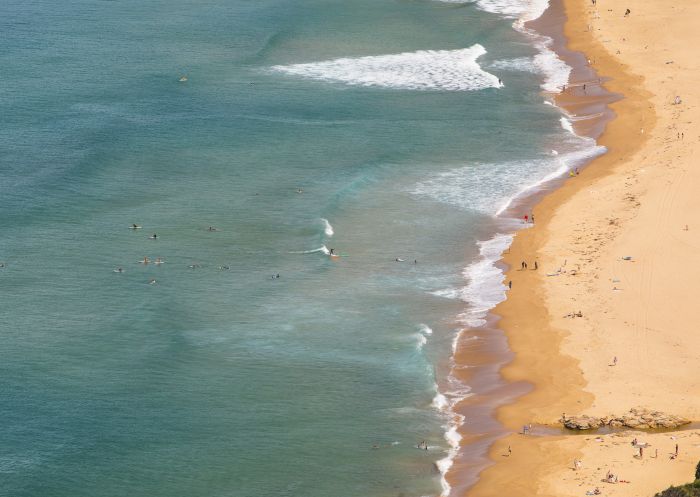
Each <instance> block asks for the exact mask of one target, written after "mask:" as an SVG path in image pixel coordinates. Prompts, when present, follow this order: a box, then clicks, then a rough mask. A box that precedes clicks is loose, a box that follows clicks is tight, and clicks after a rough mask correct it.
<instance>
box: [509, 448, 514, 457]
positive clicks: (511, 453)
mask: <svg viewBox="0 0 700 497" xmlns="http://www.w3.org/2000/svg"><path fill="white" fill-rule="evenodd" d="M512 455H513V451H512V450H511V448H510V445H509V446H508V457H510V456H512Z"/></svg>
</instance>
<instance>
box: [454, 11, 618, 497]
mask: <svg viewBox="0 0 700 497" xmlns="http://www.w3.org/2000/svg"><path fill="white" fill-rule="evenodd" d="M563 10H564V8H563V5H562V0H550V5H549V7H548V8H547V10H546V11H545V12H544V13H543V14H542V15H541V16H540V17H538V18H537V19H534V20H532V21H527V22H525V23H524V25H523V26H520V27H519V28H517V30H518V31H521V32H523V34H524V35H525V36H533V37H534V38H536V40H535V45H536V46H537V45H538V44H540V43H543V40H550V43H547V44H546V46H547V48H548V49H549V50H552V51H553V52H554V53H555V54H556V55H557V57H559V58H561V59H562V60H563V61H564V62H565V63H566V64H567V65H568V66H569V67H570V68H571V72H570V74H569V81H571V80H572V78H573V80H575V81H591V80H598V76H597V74H596V72H595V71H594V70H593V69H592V68H591V66H590V65H589V64H588V63H587V61H586V57H585V54H583V53H582V52H578V51H573V50H570V49H569V48H568V47H567V46H566V38H565V36H564V21H565V15H564V12H563ZM543 96H544V97H545V102H547V101H550V102H552V103H553V105H555V106H556V107H557V108H558V111H559V113H560V115H561V116H562V119H566V120H568V121H569V122H570V123H571V125H572V128H573V131H572V134H575V135H576V136H578V137H580V138H581V139H583V140H591V141H592V144H591V150H595V148H596V147H597V145H598V144H596V143H595V141H596V140H597V139H598V138H599V137H600V135H601V134H602V133H603V131H604V129H605V127H606V125H607V124H608V123H609V122H610V121H611V120H612V119H613V118H614V113H613V112H612V111H611V110H610V108H609V104H610V103H612V102H615V101H618V100H620V99H621V96H620V95H619V94H615V93H611V92H610V91H608V90H607V89H606V88H604V87H603V85H598V84H596V85H595V87H594V88H591V89H588V91H587V92H585V93H584V92H583V91H582V89H581V88H575V87H574V88H573V89H570V90H568V91H567V92H566V93H559V94H557V93H552V92H551V91H547V90H545V89H544V88H543ZM562 97H564V98H562ZM562 100H563V102H562ZM576 117H578V118H579V119H578V120H577V119H575V118H576ZM562 127H564V126H562ZM565 129H566V128H565ZM603 153H604V152H603ZM597 157H600V153H596V152H593V155H591V156H584V157H583V158H581V159H579V160H578V161H576V162H575V163H573V164H571V166H572V169H573V167H576V168H580V169H585V168H588V167H589V166H590V165H591V163H592V162H593V161H595V160H596V158H597ZM566 182H567V175H566V174H565V173H564V174H561V175H556V176H553V177H551V178H549V179H547V178H545V179H543V180H540V181H538V182H537V183H536V184H534V185H532V186H530V187H527V189H526V190H524V191H523V192H521V193H520V194H519V195H517V196H515V197H514V198H512V199H511V200H510V201H509V203H508V204H507V205H506V206H505V207H504V208H503V209H502V210H501V212H499V214H498V215H497V217H498V218H499V220H500V223H499V224H500V225H501V230H500V231H499V232H498V234H496V235H495V237H494V238H491V239H489V240H488V241H486V242H482V243H485V244H488V243H490V242H494V241H496V239H497V238H499V237H511V239H513V238H514V239H515V240H517V238H518V237H519V236H520V234H521V233H524V232H529V231H532V226H523V225H522V224H521V223H522V218H521V214H522V213H529V212H533V209H535V208H536V206H537V205H539V204H540V203H541V202H542V201H543V199H545V198H546V197H547V196H549V195H551V194H552V193H553V192H555V191H557V190H559V189H561V188H562V186H564V185H565V184H566ZM536 215H537V214H536ZM538 219H539V216H538ZM538 224H539V223H538ZM513 243H514V242H512V241H511V243H509V244H508V248H506V250H505V253H503V252H502V253H501V254H500V256H499V260H498V261H497V262H496V265H497V267H498V268H499V269H500V270H501V271H502V272H503V274H504V275H505V276H504V277H505V278H506V279H505V281H508V277H507V270H508V267H509V266H508V262H507V259H506V258H505V257H504V255H505V254H507V253H509V252H511V249H512V246H513ZM509 298H510V297H506V301H505V302H507V299H509ZM505 302H503V303H501V304H499V305H498V306H496V308H494V309H491V310H490V311H489V312H488V314H487V316H486V318H485V321H486V322H485V324H484V325H482V326H478V327H476V328H470V327H467V328H464V329H463V330H461V332H460V336H459V339H458V342H457V344H456V347H455V351H454V354H453V359H454V364H455V366H454V367H453V368H452V371H451V373H450V375H449V376H453V377H455V378H456V379H457V380H458V381H459V382H460V383H461V384H463V385H469V390H470V395H469V396H467V397H466V398H464V399H462V400H460V401H459V402H457V403H456V404H455V405H453V407H452V410H453V412H454V414H455V416H456V417H457V418H459V419H460V420H462V421H464V420H465V419H466V420H468V421H467V422H461V423H460V422H458V423H457V425H458V426H457V430H456V433H457V434H458V435H459V437H460V438H459V442H458V444H459V445H458V446H459V449H460V452H459V453H458V454H457V455H456V457H454V458H453V459H452V461H451V462H452V466H450V468H449V469H448V471H447V474H446V475H443V478H445V480H446V481H447V484H448V485H449V488H450V492H451V493H450V495H454V494H455V493H457V494H462V493H463V492H465V491H468V490H469V489H470V488H471V487H472V486H473V485H475V484H476V483H477V482H478V480H479V477H480V473H481V472H482V471H484V470H485V469H486V468H488V467H489V466H491V465H492V464H494V460H493V458H492V457H489V452H490V451H491V450H492V447H493V444H494V443H496V441H497V440H499V439H500V438H502V437H504V436H506V435H507V434H508V433H509V432H510V429H509V428H508V427H506V426H505V425H504V424H503V423H502V420H500V419H499V416H497V415H496V412H497V411H498V410H499V409H500V408H501V407H502V406H503V405H506V404H510V403H513V402H517V399H518V398H521V397H522V396H524V395H526V394H528V393H529V392H530V391H531V390H532V388H533V385H532V383H531V382H529V381H521V380H518V381H510V380H508V379H507V378H504V377H503V375H501V373H500V371H501V369H502V368H503V367H504V366H506V365H507V364H509V363H511V362H512V360H513V357H514V353H513V351H512V350H511V348H510V347H509V346H508V343H507V342H508V340H509V337H508V336H507V333H504V331H503V328H502V326H501V323H500V321H501V319H502V316H501V315H500V314H499V313H497V312H496V310H497V309H498V308H499V307H500V306H501V305H504V304H505ZM447 383H448V384H449V378H448V382H447ZM464 448H468V450H467V451H464V450H463V449H464ZM444 490H445V488H443V491H444Z"/></svg>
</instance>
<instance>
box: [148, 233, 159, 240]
mask: <svg viewBox="0 0 700 497" xmlns="http://www.w3.org/2000/svg"><path fill="white" fill-rule="evenodd" d="M148 238H150V239H151V240H157V239H158V235H156V234H155V233H153V235H151V236H149V237H148Z"/></svg>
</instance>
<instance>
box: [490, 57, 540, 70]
mask: <svg viewBox="0 0 700 497" xmlns="http://www.w3.org/2000/svg"><path fill="white" fill-rule="evenodd" d="M489 69H496V70H500V71H519V72H531V73H538V72H540V69H539V68H538V67H537V66H536V65H535V61H534V60H533V58H532V57H516V58H514V59H499V60H496V61H493V62H492V63H491V64H489Z"/></svg>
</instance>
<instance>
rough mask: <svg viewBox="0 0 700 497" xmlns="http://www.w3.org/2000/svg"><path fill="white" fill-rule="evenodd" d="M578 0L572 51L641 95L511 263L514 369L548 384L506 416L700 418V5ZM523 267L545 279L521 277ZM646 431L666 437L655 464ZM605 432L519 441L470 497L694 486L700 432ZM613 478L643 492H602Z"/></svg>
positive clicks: (573, 1)
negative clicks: (641, 411) (642, 412)
mask: <svg viewBox="0 0 700 497" xmlns="http://www.w3.org/2000/svg"><path fill="white" fill-rule="evenodd" d="M565 3H566V9H567V14H568V17H569V21H568V23H567V26H566V34H567V37H568V39H569V41H570V47H571V48H572V49H574V50H580V51H583V52H585V53H586V54H587V55H588V57H589V59H590V60H591V63H592V65H593V66H594V67H595V69H596V70H597V72H598V74H600V75H602V76H603V77H610V78H612V80H611V81H610V82H609V83H606V87H608V88H609V89H610V90H612V91H615V92H620V93H623V94H624V95H625V99H624V100H622V101H620V102H617V103H615V104H613V106H612V107H613V109H614V111H615V112H616V114H617V118H616V119H615V120H614V121H612V122H611V123H610V124H609V125H608V128H607V129H606V131H605V133H604V134H603V136H602V137H601V139H600V143H601V144H603V145H605V146H607V147H608V149H609V152H608V153H607V154H606V155H605V156H603V157H601V158H600V159H597V160H596V161H594V162H593V164H592V165H591V166H589V167H588V168H586V169H585V170H584V171H583V172H582V173H581V175H580V176H578V177H575V178H571V179H569V180H567V182H566V183H565V185H564V186H563V187H562V188H560V189H558V190H557V191H555V192H554V193H552V194H550V195H549V196H547V197H546V198H545V199H544V200H543V201H542V202H541V203H540V204H539V205H538V206H537V208H536V209H535V211H534V212H535V215H536V219H537V226H536V227H535V228H533V229H528V230H525V231H521V232H520V233H519V234H518V235H517V236H516V240H515V243H514V245H513V247H512V248H511V250H510V253H509V254H508V255H507V256H506V258H505V260H506V262H507V263H508V264H509V265H510V267H511V268H512V269H511V270H510V271H509V272H508V275H507V279H509V280H512V281H513V290H512V291H511V292H510V294H509V298H508V300H507V301H506V302H504V303H503V304H502V305H500V306H499V307H498V308H497V309H496V312H497V313H498V314H499V315H501V316H503V320H502V321H501V325H502V327H503V328H504V329H505V331H506V333H507V335H508V340H509V344H510V346H511V348H512V349H513V351H514V352H515V354H516V358H515V360H514V361H513V362H512V363H511V364H510V365H508V366H507V367H505V368H504V369H503V375H504V376H505V377H506V378H507V379H508V380H510V381H529V382H532V383H533V384H534V385H535V389H534V391H533V392H532V393H530V394H528V395H526V396H524V397H522V398H521V399H519V400H518V401H517V402H516V403H515V404H512V405H509V406H506V407H504V408H502V409H501V410H500V411H499V418H500V419H501V421H503V423H504V424H505V425H506V426H507V427H509V428H510V429H512V430H514V431H515V430H518V428H519V427H520V426H522V424H524V423H528V422H532V423H543V424H553V423H556V421H557V419H558V418H559V417H560V416H561V414H562V413H563V412H565V413H567V414H568V415H573V414H581V413H586V414H593V415H605V414H610V413H615V414H622V413H624V412H626V411H628V410H629V409H630V408H632V407H637V406H644V407H649V408H652V409H658V410H661V411H665V412H669V413H672V414H678V415H682V416H685V417H688V418H690V419H692V420H695V421H700V332H698V330H697V329H696V327H697V326H698V324H697V320H696V319H695V312H696V309H697V311H698V312H700V305H699V306H698V307H697V308H696V305H697V304H696V301H697V297H696V295H695V288H694V285H695V284H696V282H698V281H700V222H696V219H697V216H698V213H700V193H699V192H698V191H697V190H698V187H699V186H700V167H696V164H695V161H694V158H693V155H694V153H695V154H698V156H700V150H698V149H700V144H699V143H700V127H699V124H700V112H699V111H698V103H699V102H700V70H699V68H698V61H699V60H700V58H699V57H698V56H697V54H696V47H698V46H700V21H698V19H700V2H697V0H677V1H674V2H672V3H667V2H659V1H657V0H629V1H626V2H624V3H620V2H619V1H613V0H597V5H595V6H594V5H592V2H591V0H566V1H565ZM626 9H630V11H631V13H630V15H629V16H625V15H624V13H625V10H626ZM676 96H679V97H680V98H681V100H682V102H681V103H680V104H678V105H675V104H674V99H675V97H676ZM686 225H687V229H686ZM623 257H631V260H623ZM522 260H525V261H527V262H528V263H529V264H530V267H532V263H533V262H534V261H535V260H537V261H538V263H539V270H538V271H531V270H528V271H520V270H519V268H520V262H521V261H522ZM560 268H561V272H560V273H557V271H558V270H559V269H560ZM572 270H574V271H572ZM548 273H549V274H555V273H556V274H557V275H556V276H547V274H548ZM578 311H581V313H582V314H583V317H579V318H570V317H564V316H565V315H567V314H569V313H571V312H578ZM613 357H617V365H615V366H610V364H612V362H613ZM635 436H636V437H637V438H638V439H640V440H644V441H645V442H647V443H649V444H650V447H649V448H647V449H646V450H645V454H644V458H642V459H640V458H638V457H633V456H634V454H636V453H637V450H636V449H634V448H633V447H632V445H631V440H632V439H633V438H634V437H635ZM671 437H676V439H675V440H674V439H673V438H671ZM602 439H603V441H602V442H601V441H596V435H594V434H584V435H566V436H542V437H538V436H524V435H515V434H514V435H510V436H508V437H506V438H503V439H501V440H500V441H499V442H497V443H496V444H495V445H494V446H493V448H492V450H491V457H492V459H493V460H494V461H496V464H495V465H494V466H492V467H490V468H489V469H487V470H486V471H484V472H483V473H482V474H481V478H480V481H479V483H478V484H477V485H476V486H475V487H473V488H472V489H471V490H470V491H469V492H468V495H470V496H482V495H484V496H486V495H488V496H508V497H518V496H528V497H530V496H535V495H537V496H557V497H561V496H569V495H570V496H580V495H586V491H589V490H592V489H593V488H595V487H596V486H598V487H600V490H601V492H602V495H616V496H635V497H636V496H640V497H641V496H652V495H654V493H656V492H657V491H660V490H663V489H665V488H667V487H668V486H669V485H670V484H680V483H686V482H689V481H691V480H692V479H693V474H694V468H695V465H696V464H697V463H698V461H700V430H685V431H679V432H676V433H664V434H661V433H655V434H648V433H646V434H641V433H634V432H625V433H621V434H616V435H605V436H603V437H602ZM675 443H679V445H680V452H679V456H678V458H677V459H670V458H669V453H671V452H673V451H674V446H675ZM508 446H511V448H512V455H509V456H507V455H506V454H508V450H507V449H508ZM657 449H658V452H659V456H658V458H654V457H652V456H653V455H654V453H655V451H656V450H657ZM574 459H581V460H582V467H581V469H580V470H578V471H574V469H573V461H574ZM608 470H611V471H612V472H613V473H615V474H617V475H618V477H619V478H621V479H624V480H629V481H630V483H618V484H616V485H613V484H607V483H602V482H601V480H602V479H603V478H604V477H605V474H606V472H607V471H608Z"/></svg>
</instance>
